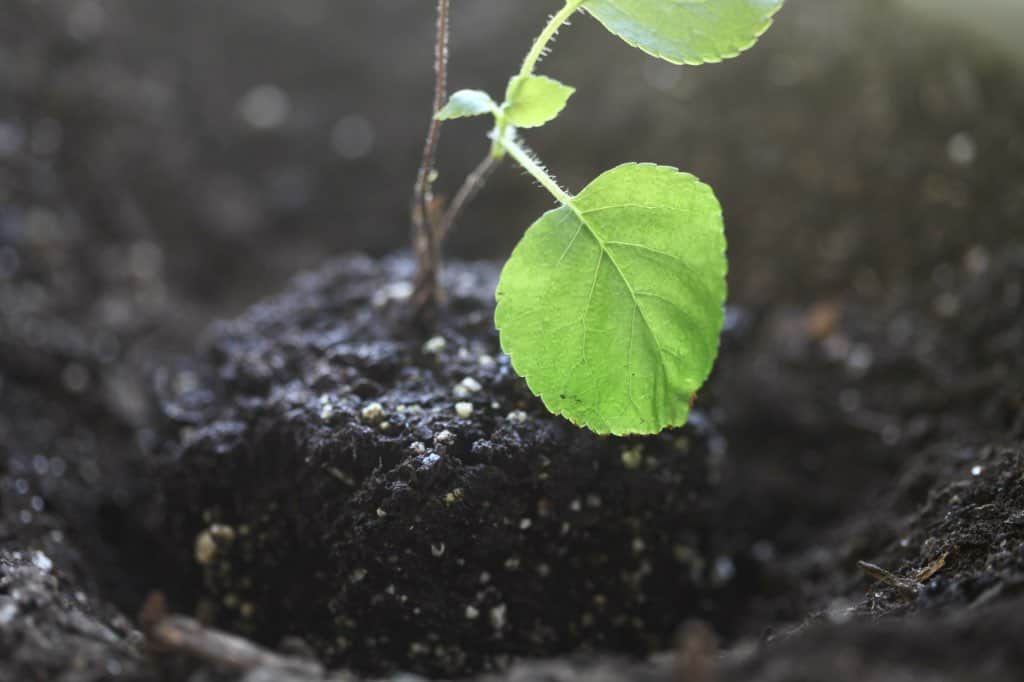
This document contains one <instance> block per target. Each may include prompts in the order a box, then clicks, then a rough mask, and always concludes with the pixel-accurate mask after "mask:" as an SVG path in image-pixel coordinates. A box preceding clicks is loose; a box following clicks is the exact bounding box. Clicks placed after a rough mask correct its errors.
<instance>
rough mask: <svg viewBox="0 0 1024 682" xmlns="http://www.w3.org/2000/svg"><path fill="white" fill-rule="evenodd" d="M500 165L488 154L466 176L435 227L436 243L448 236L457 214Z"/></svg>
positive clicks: (497, 160) (499, 161)
mask: <svg viewBox="0 0 1024 682" xmlns="http://www.w3.org/2000/svg"><path fill="white" fill-rule="evenodd" d="M500 163H501V160H500V159H497V158H495V157H494V156H493V155H492V154H490V153H488V154H487V156H485V157H484V160H483V161H481V162H480V163H479V164H478V165H477V167H476V168H474V169H473V172H472V173H470V174H469V175H467V176H466V179H465V181H464V182H463V183H462V187H460V188H459V191H458V192H456V193H455V197H454V198H453V199H452V202H451V203H450V204H449V205H448V210H447V211H445V213H444V216H443V217H442V218H441V220H440V221H439V222H438V223H437V225H436V237H435V238H436V239H437V241H438V243H440V242H443V241H444V239H445V238H446V237H447V236H448V233H449V232H451V229H452V226H453V225H454V224H455V221H456V220H458V218H459V214H460V213H462V210H463V209H464V208H466V206H467V205H468V204H469V202H471V201H473V199H474V198H475V197H476V195H477V194H479V192H480V190H481V189H483V186H484V185H485V184H486V183H487V179H488V178H489V177H491V174H492V173H493V172H494V171H495V170H496V169H497V168H498V166H499V165H500Z"/></svg>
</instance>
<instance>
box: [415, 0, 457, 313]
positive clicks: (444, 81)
mask: <svg viewBox="0 0 1024 682" xmlns="http://www.w3.org/2000/svg"><path fill="white" fill-rule="evenodd" d="M448 9H449V0H437V40H436V42H435V44H434V110H433V115H432V116H431V117H430V127H429V129H428V130H427V139H426V142H425V143H424V145H423V160H422V162H421V163H420V169H419V172H418V173H417V175H416V186H415V187H414V189H413V198H412V230H413V234H412V240H413V248H414V249H415V252H416V281H415V285H414V290H413V304H414V305H415V308H416V317H417V318H418V320H419V321H420V322H421V323H428V322H429V320H428V319H427V318H428V317H431V316H432V314H433V312H434V309H435V308H436V306H437V304H438V303H440V301H441V294H442V292H441V286H440V271H441V249H440V241H439V240H438V235H437V230H436V229H435V227H434V225H432V223H433V219H432V218H433V216H432V214H433V208H434V207H433V204H434V194H433V184H434V162H435V159H436V157H437V145H438V142H439V141H440V138H441V121H439V120H438V119H437V117H436V116H437V112H438V111H440V110H441V108H442V107H443V106H444V104H445V100H446V99H447V97H448Z"/></svg>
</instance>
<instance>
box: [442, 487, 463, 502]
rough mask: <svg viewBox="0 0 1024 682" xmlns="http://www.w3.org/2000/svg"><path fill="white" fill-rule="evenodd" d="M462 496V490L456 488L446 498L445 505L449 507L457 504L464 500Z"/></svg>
mask: <svg viewBox="0 0 1024 682" xmlns="http://www.w3.org/2000/svg"><path fill="white" fill-rule="evenodd" d="M462 495H463V493H462V488H456V489H455V490H452V491H451V492H450V493H448V494H446V495H445V496H444V503H445V504H447V505H452V504H455V503H456V502H459V501H460V500H462Z"/></svg>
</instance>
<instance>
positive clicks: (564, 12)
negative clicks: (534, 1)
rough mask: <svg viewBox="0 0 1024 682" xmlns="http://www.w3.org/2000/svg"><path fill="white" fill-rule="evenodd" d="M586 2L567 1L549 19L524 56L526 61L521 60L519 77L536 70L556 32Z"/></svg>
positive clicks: (582, 0)
mask: <svg viewBox="0 0 1024 682" xmlns="http://www.w3.org/2000/svg"><path fill="white" fill-rule="evenodd" d="M584 2H586V0H567V1H566V3H565V7H563V8H562V9H560V10H559V11H558V12H556V13H555V14H554V15H552V17H551V19H550V20H549V21H548V25H547V26H545V27H544V30H543V31H541V32H540V35H539V36H537V40H535V41H534V43H533V47H532V48H530V51H529V52H528V53H527V55H526V59H524V60H523V66H522V68H521V69H520V70H519V75H520V76H529V75H530V74H531V73H533V70H534V69H535V68H537V62H539V61H540V60H541V58H542V57H543V56H544V54H545V53H546V52H547V49H548V43H550V42H551V41H552V40H553V39H554V37H555V35H556V34H557V33H558V30H559V29H560V28H562V24H564V23H565V22H567V21H569V18H570V17H572V15H573V14H575V13H576V10H578V9H579V8H580V7H581V6H582V5H583V3H584Z"/></svg>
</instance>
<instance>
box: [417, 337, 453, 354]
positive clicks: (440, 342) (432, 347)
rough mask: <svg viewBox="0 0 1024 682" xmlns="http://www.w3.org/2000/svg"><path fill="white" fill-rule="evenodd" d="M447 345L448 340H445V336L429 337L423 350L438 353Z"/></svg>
mask: <svg viewBox="0 0 1024 682" xmlns="http://www.w3.org/2000/svg"><path fill="white" fill-rule="evenodd" d="M447 345H448V342H447V341H445V339H444V337H443V336H434V337H431V338H429V339H427V342H426V343H424V344H423V352H424V353H431V354H434V355H436V354H438V353H440V352H441V351H443V350H444V349H445V347H446V346H447Z"/></svg>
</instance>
